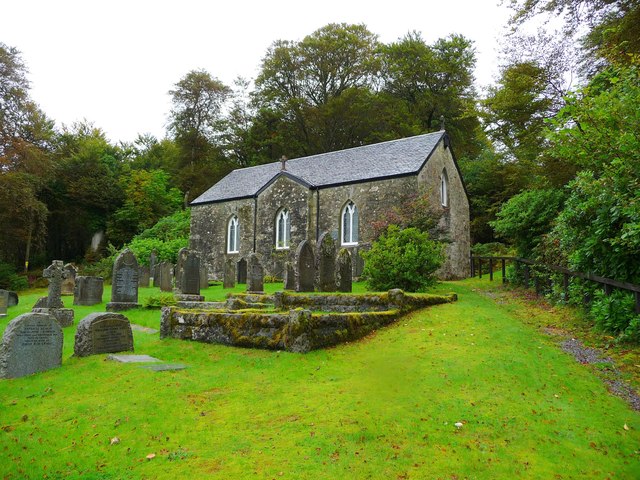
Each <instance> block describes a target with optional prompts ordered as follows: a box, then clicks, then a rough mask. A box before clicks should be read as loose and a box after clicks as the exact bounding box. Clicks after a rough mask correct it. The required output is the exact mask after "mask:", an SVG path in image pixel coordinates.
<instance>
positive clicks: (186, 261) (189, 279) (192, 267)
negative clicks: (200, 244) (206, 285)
mask: <svg viewBox="0 0 640 480" xmlns="http://www.w3.org/2000/svg"><path fill="white" fill-rule="evenodd" d="M183 255H184V257H183V259H182V269H181V271H180V274H181V276H182V278H181V280H180V285H181V287H180V293H177V295H176V298H178V299H179V300H181V301H187V302H202V301H203V300H204V297H203V296H202V295H200V258H198V255H197V254H196V252H194V251H192V250H187V251H186V254H183Z"/></svg>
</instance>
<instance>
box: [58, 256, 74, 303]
mask: <svg viewBox="0 0 640 480" xmlns="http://www.w3.org/2000/svg"><path fill="white" fill-rule="evenodd" d="M64 271H65V272H67V275H66V276H65V278H64V280H62V286H61V288H60V293H61V294H62V295H73V291H74V289H75V287H76V275H78V269H77V268H76V267H74V266H73V265H72V264H70V263H67V264H66V265H65V266H64Z"/></svg>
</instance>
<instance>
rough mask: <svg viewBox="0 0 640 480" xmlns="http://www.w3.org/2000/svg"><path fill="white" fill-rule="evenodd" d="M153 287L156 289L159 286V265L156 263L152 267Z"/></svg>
mask: <svg viewBox="0 0 640 480" xmlns="http://www.w3.org/2000/svg"><path fill="white" fill-rule="evenodd" d="M153 286H154V287H156V288H157V287H159V286H160V264H159V263H156V264H155V265H154V266H153Z"/></svg>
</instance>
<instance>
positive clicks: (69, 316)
mask: <svg viewBox="0 0 640 480" xmlns="http://www.w3.org/2000/svg"><path fill="white" fill-rule="evenodd" d="M67 275H68V273H67V271H66V270H65V268H64V264H63V262H62V260H54V261H53V262H51V265H49V266H48V267H47V268H46V269H45V270H44V271H43V272H42V276H43V277H44V278H46V279H48V280H49V291H48V295H47V296H46V297H44V298H45V300H43V299H42V298H41V299H40V300H38V302H36V305H35V306H34V308H33V309H32V311H33V312H34V313H48V314H50V315H52V316H53V317H54V318H55V319H56V320H57V321H58V323H59V324H60V326H61V327H63V328H64V327H70V326H71V325H73V309H71V308H64V304H63V303H62V297H61V295H62V281H63V280H64V279H65V278H66V277H67Z"/></svg>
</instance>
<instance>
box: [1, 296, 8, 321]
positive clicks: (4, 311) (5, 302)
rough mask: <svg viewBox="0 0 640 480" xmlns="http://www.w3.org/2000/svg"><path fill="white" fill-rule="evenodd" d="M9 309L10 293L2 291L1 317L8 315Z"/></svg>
mask: <svg viewBox="0 0 640 480" xmlns="http://www.w3.org/2000/svg"><path fill="white" fill-rule="evenodd" d="M8 308H9V291H8V290H0V317H5V316H6V315H7V309H8Z"/></svg>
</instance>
